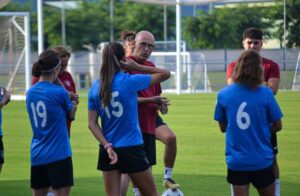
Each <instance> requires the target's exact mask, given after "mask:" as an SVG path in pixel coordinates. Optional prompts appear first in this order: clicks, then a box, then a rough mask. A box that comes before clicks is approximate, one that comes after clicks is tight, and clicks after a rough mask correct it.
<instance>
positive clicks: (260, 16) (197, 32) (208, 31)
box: [183, 5, 272, 49]
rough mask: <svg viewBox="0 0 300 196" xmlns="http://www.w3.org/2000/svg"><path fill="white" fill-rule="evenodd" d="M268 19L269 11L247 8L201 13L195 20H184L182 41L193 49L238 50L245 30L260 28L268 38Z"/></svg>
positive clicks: (261, 8)
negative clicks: (185, 41) (184, 40)
mask: <svg viewBox="0 0 300 196" xmlns="http://www.w3.org/2000/svg"><path fill="white" fill-rule="evenodd" d="M269 16H270V11H269V9H268V8H264V7H249V6H246V5H239V6H237V7H235V8H229V7H224V8H222V9H214V10H213V11H212V12H211V13H206V12H201V13H200V14H199V16H198V17H188V18H186V19H185V20H184V23H183V38H184V39H186V40H187V42H188V44H189V46H190V47H191V48H193V49H198V48H210V49H215V48H241V47H242V44H241V41H242V34H243V31H244V30H245V29H246V28H249V27H256V28H260V29H262V30H263V31H264V35H265V36H264V38H268V37H270V29H271V28H272V21H271V20H270V19H268V18H270V17H269Z"/></svg>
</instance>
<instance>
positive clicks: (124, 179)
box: [121, 174, 130, 196]
mask: <svg viewBox="0 0 300 196" xmlns="http://www.w3.org/2000/svg"><path fill="white" fill-rule="evenodd" d="M129 183H130V178H129V175H128V174H122V175H121V196H126V193H127V191H128V186H129Z"/></svg>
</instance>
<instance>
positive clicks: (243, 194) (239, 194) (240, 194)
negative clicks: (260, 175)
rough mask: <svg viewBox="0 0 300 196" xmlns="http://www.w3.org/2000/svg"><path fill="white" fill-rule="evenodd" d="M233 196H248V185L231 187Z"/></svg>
mask: <svg viewBox="0 0 300 196" xmlns="http://www.w3.org/2000/svg"><path fill="white" fill-rule="evenodd" d="M232 190H233V195H234V196H248V195H249V184H248V185H232Z"/></svg>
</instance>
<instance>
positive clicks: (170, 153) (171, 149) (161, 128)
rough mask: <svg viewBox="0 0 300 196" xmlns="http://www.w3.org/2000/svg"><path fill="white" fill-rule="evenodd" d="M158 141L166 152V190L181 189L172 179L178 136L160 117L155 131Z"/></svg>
mask: <svg viewBox="0 0 300 196" xmlns="http://www.w3.org/2000/svg"><path fill="white" fill-rule="evenodd" d="M155 136H156V139H158V140H159V141H161V142H162V143H163V144H165V152H164V164H165V169H164V181H163V186H164V188H172V189H176V188H178V187H179V184H177V183H176V182H175V181H174V180H173V179H172V174H173V167H174V164H175V159H176V154H177V144H176V135H175V134H174V133H173V131H172V130H171V129H170V128H169V126H168V125H167V124H166V123H164V122H163V120H162V118H161V117H160V116H157V118H156V130H155Z"/></svg>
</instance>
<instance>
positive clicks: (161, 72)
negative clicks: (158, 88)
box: [121, 59, 171, 85]
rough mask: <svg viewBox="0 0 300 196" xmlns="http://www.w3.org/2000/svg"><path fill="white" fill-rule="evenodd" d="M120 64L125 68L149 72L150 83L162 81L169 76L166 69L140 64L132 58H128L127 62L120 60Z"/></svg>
mask: <svg viewBox="0 0 300 196" xmlns="http://www.w3.org/2000/svg"><path fill="white" fill-rule="evenodd" d="M121 64H122V67H123V68H125V69H127V70H134V71H139V72H145V73H149V74H151V76H152V79H151V85H153V84H157V83H160V82H163V81H165V80H167V79H168V78H169V77H170V76H171V73H170V71H169V70H167V69H162V68H158V67H150V66H144V65H140V64H138V63H137V62H135V61H134V60H132V59H128V61H127V62H123V61H121Z"/></svg>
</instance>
